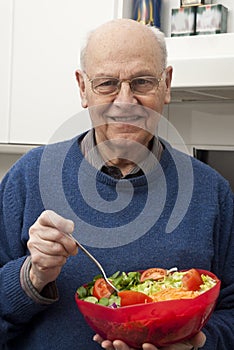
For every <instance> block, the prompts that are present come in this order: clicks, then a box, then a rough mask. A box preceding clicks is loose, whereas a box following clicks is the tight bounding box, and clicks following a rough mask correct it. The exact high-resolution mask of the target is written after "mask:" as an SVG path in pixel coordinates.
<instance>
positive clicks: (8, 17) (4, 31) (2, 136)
mask: <svg viewBox="0 0 234 350" xmlns="http://www.w3.org/2000/svg"><path fill="white" fill-rule="evenodd" d="M12 11H13V3H12V0H1V1H0V44H1V53H0V61H1V64H0V77H1V78H0V143H1V142H7V141H8V131H9V108H10V82H11V57H12V55H11V43H12V41H11V38H12Z"/></svg>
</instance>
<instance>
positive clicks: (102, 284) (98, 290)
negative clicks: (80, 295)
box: [93, 278, 114, 300]
mask: <svg viewBox="0 0 234 350" xmlns="http://www.w3.org/2000/svg"><path fill="white" fill-rule="evenodd" d="M113 291H114V289H113V288H111V286H110V285H109V284H108V283H106V281H105V280H104V278H98V279H97V280H96V281H95V283H94V286H93V296H94V297H96V298H97V299H98V300H99V299H101V298H109V297H110V296H111V294H112V293H113Z"/></svg>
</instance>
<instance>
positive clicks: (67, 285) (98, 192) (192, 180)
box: [0, 139, 234, 350]
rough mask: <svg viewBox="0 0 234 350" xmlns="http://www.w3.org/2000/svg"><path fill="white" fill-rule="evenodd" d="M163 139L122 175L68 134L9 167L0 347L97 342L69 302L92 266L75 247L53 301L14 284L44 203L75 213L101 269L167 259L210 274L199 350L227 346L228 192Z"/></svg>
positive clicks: (79, 232) (0, 215) (37, 349)
mask: <svg viewBox="0 0 234 350" xmlns="http://www.w3.org/2000/svg"><path fill="white" fill-rule="evenodd" d="M164 144H165V149H164V151H163V154H162V158H161V161H160V164H157V166H156V167H155V168H154V169H153V171H152V172H151V173H149V174H148V175H147V177H146V176H139V177H136V178H133V179H129V180H115V179H113V178H111V177H110V176H108V175H106V174H104V173H102V172H100V171H97V170H96V169H94V168H93V167H92V166H91V165H90V164H89V163H87V161H86V160H85V159H84V158H83V155H82V153H81V151H80V148H79V146H78V144H77V139H73V140H70V141H67V142H63V143H58V144H56V145H50V146H47V147H39V148H36V149H33V150H32V151H30V152H28V154H26V155H25V156H23V157H22V158H21V159H20V160H19V161H18V162H17V163H16V164H15V165H14V166H13V167H12V168H11V170H10V171H9V172H8V174H7V175H6V176H5V178H4V179H3V181H2V183H1V189H0V206H1V209H0V286H1V288H0V348H1V349H14V350H17V349H20V350H22V349H24V350H32V349H34V350H45V349H50V350H59V349H61V350H67V349H70V350H72V349H74V350H87V349H88V350H95V349H100V346H99V345H97V344H96V343H94V342H93V341H92V336H93V334H94V332H93V331H92V330H91V329H90V328H89V327H88V326H87V324H86V323H85V321H84V320H83V317H82V316H81V314H80V313H79V311H78V309H77V306H76V304H75V301H74V295H75V292H76V289H77V287H79V286H80V285H81V284H83V283H85V282H88V281H90V280H92V278H93V277H94V276H95V275H97V274H98V273H99V271H98V270H97V267H96V266H95V265H94V264H93V263H92V262H91V261H90V260H89V259H88V258H87V256H85V255H84V253H82V252H81V251H80V252H79V253H78V255H77V256H75V257H70V258H69V259H68V261H67V263H66V265H65V266H64V267H63V269H62V272H61V274H60V276H59V277H58V279H57V281H56V283H57V287H58V291H59V300H58V301H56V302H53V303H51V304H48V305H42V304H38V303H35V302H34V301H33V300H31V299H30V298H29V297H28V296H27V295H26V293H25V292H24V290H23V289H22V288H21V285H20V270H21V266H22V264H23V262H24V261H25V259H26V257H27V255H28V254H29V252H28V250H27V245H26V244H27V240H28V229H29V227H30V226H31V225H32V224H33V223H34V222H35V221H36V219H37V217H38V216H39V215H40V214H41V212H42V211H43V210H45V209H52V210H55V211H56V212H58V213H59V214H60V215H63V216H65V217H67V218H71V219H72V220H74V221H75V232H76V233H75V234H76V237H77V238H79V239H80V241H81V242H82V243H83V244H85V245H86V246H87V248H88V249H89V250H90V251H91V252H92V253H93V254H94V255H95V256H96V257H97V259H99V260H100V262H101V263H102V264H103V266H104V267H105V269H106V272H107V274H109V275H110V274H112V273H114V272H115V271H117V270H120V271H129V270H130V271H133V270H138V269H146V268H149V267H163V268H171V267H174V266H176V267H178V269H188V268H191V267H195V268H201V269H206V270H210V271H212V272H213V273H215V274H216V275H217V276H218V277H219V278H220V279H221V281H222V289H221V293H220V298H219V301H218V303H217V307H216V310H215V312H214V313H213V315H212V317H211V318H210V320H209V321H208V323H207V325H206V326H205V328H204V329H203V331H204V332H205V334H206V336H207V342H206V344H205V346H204V348H203V349H204V350H233V347H234V332H233V320H234V313H233V305H234V274H233V265H234V263H233V237H234V235H233V233H234V232H233V194H232V192H231V190H230V187H229V185H228V183H227V181H226V180H224V179H223V178H222V177H221V176H220V175H219V174H218V173H217V172H215V171H214V170H212V169H211V168H209V167H208V166H206V165H204V164H202V163H201V162H199V161H197V160H195V159H193V158H192V157H189V156H188V155H185V154H183V153H181V152H179V151H177V150H174V149H172V148H171V147H170V146H169V145H168V144H167V143H164ZM175 322H176V320H175Z"/></svg>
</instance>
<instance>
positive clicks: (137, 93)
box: [83, 71, 164, 97]
mask: <svg viewBox="0 0 234 350" xmlns="http://www.w3.org/2000/svg"><path fill="white" fill-rule="evenodd" d="M83 73H84V74H85V75H86V76H87V78H88V81H89V82H90V84H91V89H92V91H93V92H94V93H95V94H96V95H99V96H107V97H108V96H114V95H118V93H119V92H120V89H121V86H122V83H128V84H129V87H130V89H131V92H132V93H133V94H134V95H140V96H146V95H148V93H150V92H151V91H153V89H152V90H149V91H148V92H147V93H140V92H135V91H134V90H133V89H132V86H131V83H132V81H133V80H135V79H146V78H150V79H154V80H155V81H157V84H155V88H154V90H155V91H156V90H158V88H159V84H160V82H161V81H163V80H164V78H163V77H162V75H163V73H164V71H163V72H162V73H161V78H156V77H154V76H150V75H141V76H139V77H134V78H132V79H118V78H115V77H110V76H101V77H95V78H90V77H89V76H88V74H87V73H86V72H83ZM95 79H114V80H116V81H118V83H117V85H116V88H117V89H116V91H113V92H111V93H109V94H102V93H100V92H97V91H95V89H94V88H93V81H94V80H95Z"/></svg>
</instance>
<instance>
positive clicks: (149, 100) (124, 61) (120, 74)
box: [77, 26, 171, 148]
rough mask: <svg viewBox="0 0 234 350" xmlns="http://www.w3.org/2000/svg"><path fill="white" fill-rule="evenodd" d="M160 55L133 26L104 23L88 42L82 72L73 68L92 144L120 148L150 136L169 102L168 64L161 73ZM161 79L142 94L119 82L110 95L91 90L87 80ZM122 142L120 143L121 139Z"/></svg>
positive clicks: (148, 39)
mask: <svg viewBox="0 0 234 350" xmlns="http://www.w3.org/2000/svg"><path fill="white" fill-rule="evenodd" d="M160 55H161V53H160V50H159V47H157V46H155V41H154V39H153V38H152V36H151V35H149V34H147V33H145V32H144V31H142V30H140V28H139V26H137V27H135V26H134V28H131V27H130V28H126V27H125V26H124V27H120V28H119V27H118V30H117V28H113V27H110V28H109V30H108V31H105V32H104V30H103V31H101V32H100V33H98V35H96V37H95V39H94V38H93V40H91V42H90V44H89V47H88V52H87V59H86V67H85V71H86V72H85V73H86V74H87V75H86V74H83V75H82V73H81V72H80V71H79V72H77V79H78V83H79V86H80V89H81V98H82V105H83V107H88V108H89V109H90V115H91V119H92V123H93V126H94V127H95V135H96V141H97V143H101V142H104V141H106V140H114V142H115V147H116V145H119V146H120V147H121V145H122V148H125V147H126V145H129V144H130V143H131V141H135V142H137V143H140V144H142V145H144V146H147V145H148V143H149V141H150V139H151V138H152V135H154V133H155V130H156V127H157V124H158V121H159V117H160V115H161V114H162V111H163V106H164V104H165V103H169V101H170V81H171V68H167V70H166V71H164V72H163V71H162V65H161V56H160ZM142 76H152V77H156V78H159V79H160V78H161V77H162V78H163V80H162V81H160V82H159V86H158V88H156V89H154V90H153V91H150V92H148V93H147V94H145V95H138V94H136V93H133V92H132V91H131V88H130V85H129V83H128V82H126V81H123V82H122V84H121V89H120V90H119V92H118V93H117V94H115V95H111V96H105V95H98V94H96V93H95V92H94V91H93V90H92V88H91V83H90V81H89V79H94V78H96V77H114V78H118V79H123V80H131V79H133V78H135V77H142ZM124 140H125V141H124Z"/></svg>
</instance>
